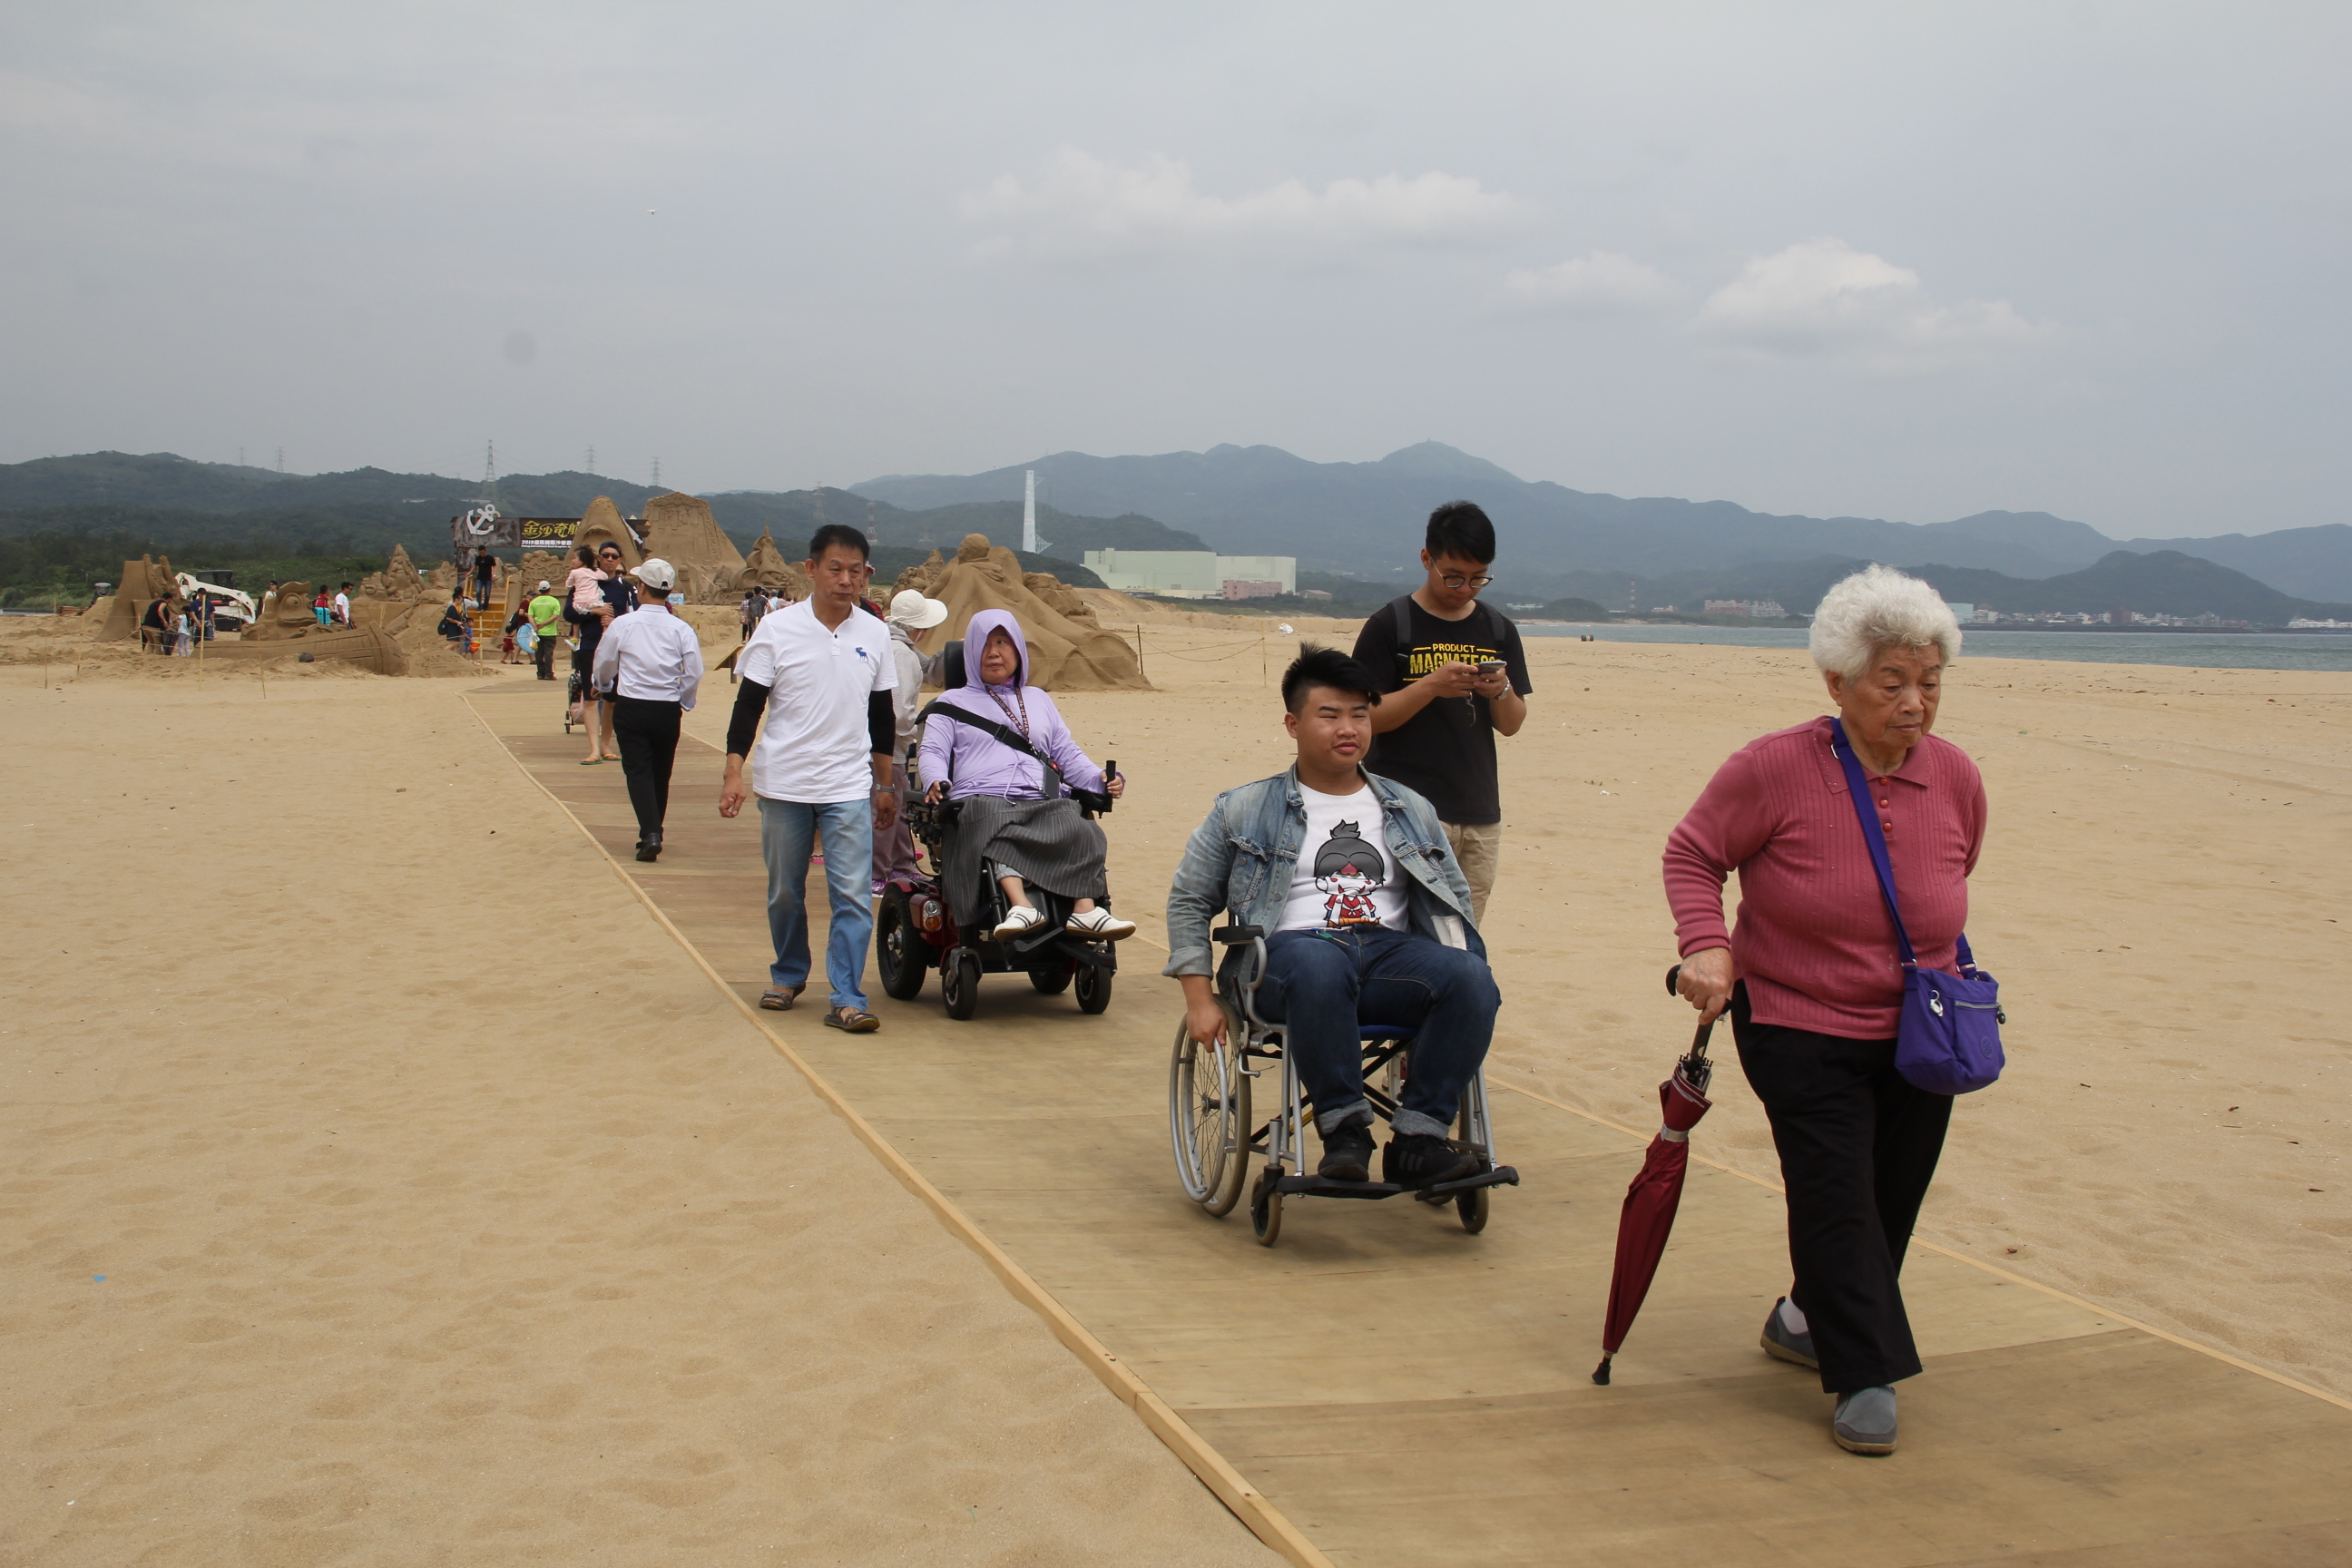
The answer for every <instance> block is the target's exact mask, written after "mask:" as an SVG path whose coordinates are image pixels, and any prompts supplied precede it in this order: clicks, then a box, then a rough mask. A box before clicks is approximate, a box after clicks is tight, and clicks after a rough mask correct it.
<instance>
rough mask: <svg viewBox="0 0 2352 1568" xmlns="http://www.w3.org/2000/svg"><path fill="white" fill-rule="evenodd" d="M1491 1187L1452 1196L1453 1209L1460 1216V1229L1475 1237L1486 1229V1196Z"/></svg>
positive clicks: (1491, 1189) (1477, 1188) (1475, 1188)
mask: <svg viewBox="0 0 2352 1568" xmlns="http://www.w3.org/2000/svg"><path fill="white" fill-rule="evenodd" d="M1494 1190H1495V1189H1494V1188H1492V1187H1473V1188H1471V1189H1470V1190H1469V1191H1468V1192H1466V1193H1456V1194H1454V1210H1455V1212H1456V1213H1458V1214H1459V1215H1461V1216H1462V1228H1463V1229H1465V1230H1466V1231H1468V1232H1469V1233H1470V1234H1471V1235H1473V1236H1475V1235H1477V1234H1478V1233H1479V1232H1480V1231H1482V1230H1484V1229H1486V1194H1488V1193H1491V1192H1493V1191H1494Z"/></svg>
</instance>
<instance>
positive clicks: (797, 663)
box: [719, 522, 898, 1035]
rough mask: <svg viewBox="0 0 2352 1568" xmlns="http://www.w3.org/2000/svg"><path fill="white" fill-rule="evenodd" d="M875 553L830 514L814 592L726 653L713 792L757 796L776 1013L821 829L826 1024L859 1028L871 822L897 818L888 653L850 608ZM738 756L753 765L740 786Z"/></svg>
mask: <svg viewBox="0 0 2352 1568" xmlns="http://www.w3.org/2000/svg"><path fill="white" fill-rule="evenodd" d="M871 555H872V552H871V551H869V550H868V549H867V548H866V536H865V535H864V534H862V533H860V532H858V531H857V530H856V529H854V528H851V527H849V526H848V525H847V524H845V523H838V522H834V523H827V524H826V525H825V526H824V527H823V528H820V529H818V530H817V531H816V536H815V537H814V538H813V539H811V540H810V541H809V559H808V574H809V581H810V583H811V584H813V585H814V592H813V593H812V594H811V595H810V596H809V597H808V598H806V599H804V600H803V601H802V602H801V603H799V604H797V605H787V606H786V607H784V608H782V609H780V610H776V611H773V612H772V613H770V614H769V615H768V616H766V617H765V618H763V619H762V620H761V622H760V624H759V626H756V627H755V628H753V630H752V632H751V640H750V641H749V642H747V643H745V644H744V645H743V650H742V652H741V653H740V654H739V655H738V656H737V657H736V659H735V673H736V675H737V676H738V677H740V684H739V685H738V686H737V687H736V688H735V713H734V717H733V718H732V720H731V721H730V722H729V724H728V726H727V777H726V781H725V783H723V784H721V785H720V786H719V816H734V815H735V814H736V813H737V812H739V811H740V810H742V809H743V802H744V801H745V800H746V799H747V798H749V796H750V794H751V790H753V789H756V790H757V792H758V794H759V796H760V849H761V855H762V856H763V857H764V858H765V859H766V860H767V864H768V934H769V937H770V938H771V940H772V942H773V943H774V945H775V962H774V963H772V964H771V965H770V966H769V968H768V980H769V985H768V989H767V991H766V993H765V994H762V995H761V998H760V1005H761V1006H762V1007H766V1008H768V1009H770V1010H772V1011H776V1012H781V1011H782V1010H784V1009H786V1008H788V1007H790V1006H791V1005H793V1000H794V998H796V997H798V996H799V995H800V994H801V993H802V992H803V990H805V989H807V986H808V976H809V942H808V912H807V910H806V908H805V900H806V896H807V886H808V867H809V848H810V845H811V843H812V841H813V840H816V839H819V838H821V839H822V840H823V841H824V885H825V892H826V895H827V897H828V898H829V899H830V900H831V903H832V921H831V933H830V935H829V936H828V937H827V939H826V942H825V955H824V956H825V963H824V969H825V978H826V980H827V981H828V982H830V983H831V985H832V1007H831V1010H830V1011H828V1012H827V1013H826V1014H825V1018H824V1021H825V1023H826V1024H827V1025H828V1026H832V1027H833V1028H836V1029H845V1030H847V1031H848V1032H850V1033H851V1034H856V1035H865V1034H871V1033H873V1031H875V1030H876V1029H877V1028H879V1027H881V1020H879V1019H877V1017H875V1016H874V1015H873V1014H871V1013H869V1012H867V1011H866V991H865V978H866V946H867V944H868V943H869V942H872V940H873V937H874V905H873V884H872V881H871V879H870V878H871V874H872V871H873V868H874V829H875V826H877V824H879V825H880V826H883V827H886V828H887V827H888V826H890V825H891V824H892V823H894V822H896V821H897V820H898V794H897V792H896V791H895V790H894V789H893V788H892V787H891V782H892V774H891V769H890V753H891V750H892V747H893V745H894V743H895V742H896V737H897V732H898V718H897V714H896V713H895V712H894V711H893V710H892V706H891V701H890V694H891V692H892V691H893V690H894V689H896V688H897V686H898V670H897V668H896V660H895V659H893V658H892V657H891V652H890V633H889V631H888V629H887V627H885V626H883V624H882V623H881V622H880V621H879V620H877V619H876V618H875V617H874V616H871V615H868V614H867V613H866V611H865V610H863V609H861V608H859V607H858V605H859V601H860V600H862V599H863V598H864V597H865V596H866V584H867V582H868V581H869V580H870V578H871V575H872V574H871V572H870V570H869V569H868V566H867V562H868V560H869V559H870V557H871ZM763 717H764V719H765V726H764V729H763V728H762V724H761V720H762V718H763ZM755 734H757V735H758V737H759V750H758V751H757V752H756V753H755V752H753V750H752V737H753V736H754V735H755ZM747 757H749V758H751V761H752V763H754V766H755V772H754V774H753V784H751V786H750V787H749V788H747V787H746V785H745V784H744V782H743V763H744V759H745V758H747Z"/></svg>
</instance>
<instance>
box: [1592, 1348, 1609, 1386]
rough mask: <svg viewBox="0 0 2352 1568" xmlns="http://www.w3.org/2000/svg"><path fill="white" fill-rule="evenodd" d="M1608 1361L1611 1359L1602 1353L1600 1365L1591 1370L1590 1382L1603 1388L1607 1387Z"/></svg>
mask: <svg viewBox="0 0 2352 1568" xmlns="http://www.w3.org/2000/svg"><path fill="white" fill-rule="evenodd" d="M1610 1359H1611V1358H1610V1357H1609V1356H1608V1354H1607V1353H1605V1352H1604V1353H1603V1354H1602V1355H1601V1364H1600V1365H1599V1366H1596V1367H1594V1368H1593V1369H1592V1381H1593V1382H1595V1383H1597V1384H1600V1385H1601V1387H1603V1388H1606V1387H1608V1386H1609V1362H1610Z"/></svg>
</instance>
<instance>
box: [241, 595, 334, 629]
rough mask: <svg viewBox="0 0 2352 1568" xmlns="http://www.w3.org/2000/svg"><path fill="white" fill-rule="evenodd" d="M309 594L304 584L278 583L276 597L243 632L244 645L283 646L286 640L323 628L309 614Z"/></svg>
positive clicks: (314, 617) (313, 616) (316, 618)
mask: <svg viewBox="0 0 2352 1568" xmlns="http://www.w3.org/2000/svg"><path fill="white" fill-rule="evenodd" d="M311 596H312V591H311V587H310V584H308V583H299V582H298V583H280V584H278V597H277V598H275V599H272V600H270V601H269V603H268V605H267V606H266V607H265V608H264V609H263V610H262V611H261V613H260V614H259V615H258V616H256V617H255V618H254V622H253V625H252V626H248V627H247V628H246V633H245V640H246V641H247V642H283V641H285V640H286V639H287V638H289V637H309V636H310V635H311V634H312V633H313V632H323V631H325V630H326V629H327V628H326V627H324V626H320V624H319V617H318V616H315V615H313V614H311V613H310V599H311Z"/></svg>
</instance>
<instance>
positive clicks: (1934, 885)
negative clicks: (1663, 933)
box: [1665, 566, 1985, 1454]
mask: <svg viewBox="0 0 2352 1568" xmlns="http://www.w3.org/2000/svg"><path fill="white" fill-rule="evenodd" d="M1811 643H1812V655H1813V662H1814V663H1815V664H1817V665H1819V666H1820V667H1821V670H1822V679H1823V680H1824V681H1825V682H1826V683H1827V684H1828V687H1829V696H1830V700H1831V701H1832V703H1834V704H1835V705H1836V707H1837V710H1838V713H1839V716H1840V720H1841V721H1842V722H1843V726H1844V730H1845V734H1846V738H1847V741H1848V742H1849V743H1850V744H1851V745H1852V747H1853V754H1854V756H1855V758H1856V759H1857V760H1858V761H1859V762H1860V763H1861V764H1862V767H1863V772H1864V775H1865V776H1866V777H1867V779H1868V780H1869V785H1870V799H1869V800H1868V801H1867V802H1866V803H1865V804H1866V805H1868V806H1870V807H1871V808H1872V809H1873V810H1874V811H1876V812H1877V814H1878V821H1879V826H1880V829H1881V831H1882V832H1884V834H1885V838H1886V849H1887V855H1888V857H1889V858H1890V859H1891V860H1892V862H1893V864H1894V868H1895V898H1896V900H1897V902H1898V903H1899V904H1900V906H1901V908H1902V910H1903V921H1904V924H1905V925H1906V927H1908V928H1909V931H1910V934H1911V940H1912V942H1913V943H1914V944H1915V946H1916V951H1917V953H1918V961H1919V963H1920V965H1921V967H1922V968H1930V969H1941V970H1946V971H1949V972H1955V973H1956V972H1957V965H1958V952H1957V947H1956V944H1957V942H1958V938H1959V934H1960V928H1961V926H1962V924H1963V923H1964V921H1965V920H1966V917H1967V915H1968V907H1969V884H1968V878H1969V872H1970V871H1972V870H1974V869H1975V868H1976V863H1977V854H1978V852H1979V850H1980V849H1981V848H1982V847H1983V845H1984V830H1985V793H1984V781H1983V780H1982V779H1981V778H1980V777H1979V775H1978V773H1977V768H1976V764H1975V763H1972V762H1970V761H1969V758H1968V755H1967V753H1965V752H1962V751H1961V750H1960V749H1959V748H1958V746H1955V745H1953V744H1951V743H1950V742H1947V741H1941V740H1937V738H1936V737H1935V736H1934V735H1933V734H1932V733H1931V731H1933V730H1934V729H1935V727H1936V709H1937V702H1938V700H1940V699H1941V697H1942V694H1943V678H1944V668H1945V666H1946V665H1947V664H1948V663H1949V662H1950V661H1951V660H1952V659H1953V658H1955V657H1957V656H1958V653H1959V651H1960V628H1959V623H1958V621H1957V620H1955V619H1954V618H1953V616H1952V612H1951V610H1950V609H1949V608H1948V606H1947V605H1945V604H1944V602H1943V599H1942V597H1941V596H1940V595H1937V592H1936V590H1935V589H1933V588H1931V587H1929V586H1928V585H1927V584H1925V583H1922V582H1920V581H1918V580H1917V579H1916V578H1913V577H1907V576H1905V575H1904V574H1901V573H1899V572H1895V571H1893V570H1891V569H1889V568H1887V567H1884V566H1873V567H1870V568H1869V569H1867V570H1866V571H1863V572H1860V573H1857V574H1854V575H1853V576H1851V577H1848V578H1847V579H1846V580H1845V581H1843V582H1842V583H1840V584H1837V585H1836V586H1835V587H1833V588H1832V589H1831V590H1830V591H1829V593H1828V595H1825V596H1824V597H1823V598H1822V602H1821V605H1820V607H1819V608H1818V609H1816V610H1815V611H1814V613H1813V626H1812V637H1811ZM1832 734H1833V731H1832V727H1831V721H1830V720H1828V719H1826V718H1822V719H1814V720H1811V721H1807V722H1805V723H1802V724H1799V725H1797V726H1796V727H1795V728H1793V729H1789V730H1781V731H1776V732H1775V733H1772V734H1769V735H1766V736H1764V737H1763V738H1761V739H1760V740H1756V741H1751V742H1748V744H1747V745H1746V746H1744V747H1742V748H1741V749H1740V750H1739V751H1738V752H1733V753H1732V755H1731V758H1730V760H1729V761H1727V762H1726V763H1724V764H1723V766H1722V767H1721V768H1720V769H1718V770H1717V773H1716V775H1715V777H1714V778H1713V779H1712V780H1711V781H1709V783H1708V784H1707V786H1706V790H1705V791H1703V792H1702V793H1701V794H1700V795H1699V797H1698V800H1697V802H1696V804H1695V805H1693V806H1692V807H1691V809H1690V814H1689V815H1688V816H1685V817H1684V818H1683V820H1682V823H1681V825H1680V826H1677V827H1676V828H1675V830H1674V832H1673V834H1672V835H1670V836H1669V837H1668V838H1667V840H1666V854H1665V881H1666V899H1667V901H1668V902H1669V903H1670V904H1671V905H1672V906H1673V908H1674V914H1675V934H1676V937H1677V939H1678V942H1679V946H1680V949H1681V952H1682V955H1683V963H1682V977H1681V991H1682V994H1683V996H1684V997H1685V998H1686V999H1687V1000H1688V1001H1689V1002H1690V1004H1691V1005H1693V1006H1694V1007H1696V1008H1697V1009H1699V1010H1700V1012H1701V1014H1702V1015H1703V1016H1706V1017H1707V1018H1713V1017H1715V1016H1717V1014H1720V1013H1722V1012H1724V1011H1725V1010H1726V1009H1728V1010H1729V1011H1730V1014H1731V1027H1732V1036H1733V1038H1734V1039H1735V1040H1736V1041H1737V1042H1738V1049H1739V1065H1740V1068H1741V1069H1742V1070H1743V1071H1744V1072H1745V1073H1746V1074H1747V1077H1748V1084H1749V1085H1750V1086H1751V1087H1752V1088H1753V1089H1755V1090H1756V1097H1757V1099H1759V1100H1761V1101H1763V1104H1764V1113H1765V1115H1766V1116H1767V1117H1768V1118H1769V1120H1770V1121H1771V1126H1772V1142H1773V1144H1774V1146H1775V1147H1776V1148H1777V1149H1778V1150H1779V1151H1780V1174H1781V1179H1782V1182H1783V1184H1785V1186H1786V1187H1787V1190H1788V1204H1789V1255H1790V1262H1791V1263H1792V1264H1793V1265H1794V1266H1795V1274H1796V1283H1795V1284H1794V1285H1793V1286H1792V1287H1791V1288H1790V1292H1789V1294H1788V1295H1787V1296H1786V1297H1784V1298H1783V1299H1782V1300H1780V1301H1778V1302H1776V1303H1774V1305H1773V1309H1772V1312H1771V1315H1770V1316H1769V1317H1768V1318H1767V1319H1766V1320H1765V1323H1764V1336H1763V1346H1764V1350H1765V1352H1767V1353H1768V1354H1770V1355H1772V1356H1775V1357H1777V1358H1779V1359H1780V1360H1781V1361H1786V1362H1793V1363H1796V1364H1798V1365H1801V1366H1805V1367H1811V1368H1813V1369H1815V1370H1817V1371H1819V1373H1821V1378H1822V1389H1823V1390H1824V1391H1825V1392H1827V1393H1830V1394H1834V1395H1836V1396H1837V1405H1836V1408H1835V1411H1834V1413H1833V1414H1832V1417H1831V1435H1832V1437H1833V1438H1834V1439H1835V1440H1836V1442H1837V1443H1838V1444H1839V1445H1840V1446H1841V1447H1844V1448H1847V1449H1849V1450H1851V1451H1853V1452H1854V1453H1859V1454H1891V1453H1893V1452H1894V1451H1895V1391H1894V1388H1893V1387H1892V1384H1895V1383H1896V1382H1898V1381H1899V1380H1901V1379H1903V1378H1906V1377H1909V1376H1912V1375H1913V1374H1915V1373H1917V1372H1918V1370H1919V1353H1918V1351H1917V1349H1916V1347H1915V1346H1914V1344H1913V1343H1912V1339H1911V1324H1910V1320H1909V1319H1908V1318H1907V1317H1906V1315H1905V1313H1904V1310H1903V1292H1902V1290H1901V1289H1900V1287H1899V1286H1898V1284H1897V1283H1896V1275H1897V1274H1898V1273H1899V1271H1900V1270H1901V1268H1902V1267H1903V1255H1904V1252H1905V1251H1906V1248H1907V1247H1908V1245H1909V1242H1910V1238H1911V1227H1912V1224H1913V1222H1914V1221H1915V1220H1916V1218H1917V1217H1918V1214H1919V1204H1920V1200H1921V1199H1922V1198H1924V1197H1925V1196H1926V1195H1927V1183H1928V1181H1929V1179H1930V1178H1931V1177H1933V1176H1934V1174H1935V1171H1936V1160H1937V1155H1938V1154H1940V1153H1941V1152H1942V1151H1943V1146H1944V1131H1945V1128H1946V1126H1947V1125H1948V1122H1949V1121H1950V1119H1951V1113H1952V1101H1951V1099H1950V1097H1949V1096H1948V1095H1939V1094H1930V1093H1928V1092H1927V1091H1926V1090H1924V1089H1916V1088H1914V1087H1913V1086H1912V1085H1911V1084H1910V1083H1909V1082H1908V1081H1906V1079H1904V1078H1903V1077H1902V1076H1901V1075H1900V1074H1899V1073H1897V1072H1896V1071H1895V1026H1896V1020H1897V1017H1898V1016H1899V1013H1900V1010H1901V1006H1902V1000H1903V969H1902V964H1901V961H1900V959H1899V958H1898V957H1897V955H1896V951H1895V926H1894V922H1893V921H1891V920H1890V919H1889V918H1888V915H1887V912H1886V905H1885V900H1884V899H1883V898H1882V897H1881V896H1880V893H1879V888H1878V880H1877V877H1876V874H1875V873H1874V871H1873V870H1872V869H1871V860H1870V850H1869V846H1868V845H1867V844H1866V843H1865V842H1864V837H1863V832H1862V826H1861V824H1860V823H1859V822H1858V821H1857V820H1856V818H1855V812H1854V803H1853V798H1852V795H1851V794H1850V792H1849V791H1848V789H1847V787H1846V780H1845V773H1844V771H1843V765H1842V764H1841V763H1839V761H1838V758H1837V756H1836V754H1835V753H1834V752H1832ZM1734 871H1737V872H1738V873H1739V921H1738V927H1737V928H1736V929H1730V928H1727V927H1726V926H1725V924H1724V919H1723V883H1724V879H1725V878H1726V877H1727V876H1728V875H1729V874H1730V873H1732V872H1734Z"/></svg>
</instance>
